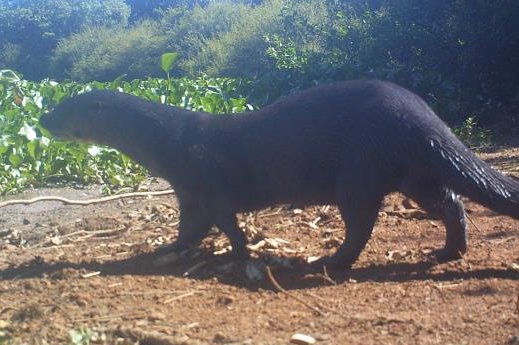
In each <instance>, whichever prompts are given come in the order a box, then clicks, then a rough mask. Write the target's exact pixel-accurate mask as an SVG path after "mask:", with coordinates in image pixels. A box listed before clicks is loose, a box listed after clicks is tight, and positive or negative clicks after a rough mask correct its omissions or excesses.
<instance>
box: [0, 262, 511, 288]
mask: <svg viewBox="0 0 519 345" xmlns="http://www.w3.org/2000/svg"><path fill="white" fill-rule="evenodd" d="M155 258H156V256H155V255H154V254H153V253H144V254H138V255H134V256H132V257H129V258H126V259H120V260H112V261H104V262H97V261H83V262H79V263H72V262H67V261H61V262H56V263H47V262H44V261H42V260H41V259H34V260H32V261H30V262H27V263H24V264H22V265H20V266H16V267H8V268H5V269H3V270H0V280H17V279H28V278H40V277H48V278H50V279H67V275H66V274H63V272H64V271H66V270H67V269H72V270H78V271H85V272H92V271H96V272H97V271H99V272H100V275H101V276H118V275H137V276H174V277H186V272H188V271H189V270H190V269H191V268H193V267H194V266H195V265H197V263H200V262H202V261H204V262H205V263H206V265H210V266H211V267H216V266H219V265H220V266H222V265H223V266H225V265H226V264H228V265H230V264H232V263H233V261H232V260H231V259H230V258H228V257H224V256H214V255H212V254H208V253H201V255H200V256H199V257H198V258H197V259H196V260H193V261H191V262H182V263H178V264H174V265H171V266H168V267H155V266H154V265H153V260H154V259H155ZM435 264H436V263H434V262H432V261H421V262H416V263H389V264H380V265H370V266H367V267H358V268H355V267H354V268H353V269H350V270H345V271H341V272H337V271H333V272H329V276H330V277H331V278H332V279H333V280H334V281H335V282H337V283H339V284H340V283H345V282H351V281H355V282H358V283H361V282H374V283H387V282H396V283H402V282H410V281H419V280H432V281H453V280H460V279H480V280H483V279H489V278H498V279H512V280H519V272H518V271H515V270H505V269H494V268H484V269H475V270H472V271H440V272H430V271H429V269H430V268H432V267H434V266H435ZM244 267H245V265H241V264H237V265H236V266H235V269H234V270H233V271H232V272H229V271H228V272H225V273H221V272H219V271H218V270H215V269H206V270H203V269H201V270H197V271H195V272H193V273H192V274H189V275H188V277H189V279H196V280H201V281H204V280H212V279H214V278H217V279H218V281H219V282H221V283H223V284H227V285H232V286H238V287H243V288H248V289H250V290H257V289H259V288H262V289H272V288H273V286H272V284H271V282H270V281H269V280H268V279H265V280H263V281H251V280H249V279H248V278H247V277H246V275H245V270H244ZM274 274H275V277H276V280H277V281H278V282H279V283H280V284H281V285H282V286H283V287H284V288H285V289H287V290H297V289H307V288H312V287H317V286H322V285H323V284H326V283H325V282H324V279H322V275H320V274H322V272H318V271H317V270H316V269H315V268H313V267H312V266H310V265H309V264H306V263H297V264H296V265H294V267H292V268H279V269H275V270H274ZM186 279H187V278H186Z"/></svg>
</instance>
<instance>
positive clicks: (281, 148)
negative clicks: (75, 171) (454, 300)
mask: <svg viewBox="0 0 519 345" xmlns="http://www.w3.org/2000/svg"><path fill="white" fill-rule="evenodd" d="M41 125H42V126H43V127H45V128H47V129H48V130H49V131H50V132H51V133H53V134H54V135H56V136H57V137H59V138H61V139H67V140H79V141H87V142H92V143H96V144H102V145H109V146H111V147H114V148H116V149H118V150H120V151H122V152H124V153H126V154H127V155H129V156H130V157H132V158H133V159H134V160H136V161H137V162H139V163H141V164H142V165H143V166H145V167H147V168H149V169H150V170H151V172H152V173H153V174H155V175H157V176H161V177H164V178H165V179H167V180H168V181H169V182H170V183H171V184H172V186H173V188H174V189H175V191H176V195H177V197H178V201H179V207H180V225H179V235H178V238H177V239H176V241H175V242H173V243H172V244H170V245H168V246H166V247H165V248H162V249H159V250H158V252H159V253H160V254H161V255H162V254H166V253H175V252H181V251H184V250H186V249H188V248H190V247H192V246H195V245H197V244H199V243H200V242H201V240H202V239H203V238H204V237H205V235H206V234H207V232H208V231H209V230H210V228H211V227H212V226H213V225H214V226H216V227H218V228H219V229H220V230H221V231H223V233H225V234H226V235H227V236H228V238H229V239H230V242H231V245H232V255H234V256H235V257H236V258H247V257H248V251H247V248H246V243H247V239H246V236H245V235H244V233H243V232H242V231H241V230H240V228H239V227H238V225H237V222H236V214H237V213H238V212H245V211H252V210H257V209H261V208H265V207H268V206H272V205H274V204H298V205H315V204H336V205H337V206H338V208H339V210H340V213H341V216H342V218H343V220H344V222H345V223H346V228H347V231H346V240H345V241H344V243H342V245H340V246H339V248H338V249H337V251H336V252H335V253H334V254H333V255H331V256H326V257H323V258H321V259H320V260H319V261H318V262H317V263H316V265H318V266H319V267H321V266H327V267H329V268H334V269H338V268H348V267H351V265H352V264H353V263H354V262H355V261H356V259H357V258H358V257H359V255H360V253H361V251H362V250H363V248H364V247H365V245H366V243H367V241H368V240H369V238H370V236H371V233H372V230H373V226H374V224H375V221H376V219H377V216H378V211H379V208H380V206H381V202H382V200H383V198H384V196H385V195H387V194H388V193H392V192H401V193H403V194H404V195H406V196H407V197H409V198H411V199H413V200H415V201H416V202H417V203H418V204H419V205H420V206H421V207H422V208H423V209H425V210H426V211H428V212H432V213H435V214H436V215H438V216H439V217H441V220H442V221H443V223H444V225H445V228H446V241H445V246H444V247H443V248H441V249H439V250H438V251H436V252H435V254H436V255H437V257H438V259H439V260H440V261H446V260H453V259H456V258H460V257H461V256H462V255H463V254H464V253H465V252H466V251H467V236H466V215H465V211H464V207H463V204H462V201H461V200H460V196H459V195H464V196H467V197H469V198H471V199H472V200H474V201H476V202H478V203H480V204H482V205H484V206H486V207H488V208H490V209H492V210H495V211H497V212H499V213H502V214H505V215H508V216H511V217H514V218H516V219H519V183H518V182H516V181H514V180H513V179H512V178H510V177H507V176H504V175H502V174H501V173H499V172H497V171H495V170H493V169H492V168H491V167H490V166H489V165H487V164H486V163H485V162H483V161H482V160H480V159H479V158H478V157H477V156H476V155H475V154H474V153H473V152H471V151H470V150H469V149H468V148H467V147H466V146H465V145H464V144H463V143H462V142H461V141H460V140H459V139H458V138H457V137H456V136H455V135H454V134H453V133H452V132H451V130H450V129H449V128H448V126H447V125H446V124H445V123H444V122H443V121H442V120H441V119H440V118H439V117H438V116H437V115H436V114H435V113H434V112H433V110H432V109H431V108H430V107H429V106H428V105H427V104H426V102H425V101H424V100H422V99H421V98H420V97H419V96H417V95H416V94H414V93H412V92H411V91H409V90H407V89H405V88H402V87H400V86H397V85H395V84H393V83H390V82H384V81H377V80H356V81H345V82H337V83H334V84H329V85H325V86H318V87H314V88H311V89H308V90H306V91H302V92H299V93H297V94H293V95H291V96H288V97H286V98H284V99H282V100H279V101H277V102H275V103H273V104H271V105H269V106H266V107H264V108H262V109H260V110H257V111H251V112H249V113H246V114H232V115H219V116H215V115H211V114H208V113H204V112H196V111H188V110H184V109H179V108H176V107H172V106H169V105H164V104H159V103H154V102H151V101H147V100H144V99H142V98H139V97H136V96H131V95H128V94H124V93H121V92H117V91H92V92H89V93H85V94H81V95H78V96H75V97H72V98H69V99H67V100H65V101H64V102H63V103H61V104H60V105H58V106H57V107H56V108H55V109H54V110H53V111H51V112H49V113H47V114H44V115H43V116H42V117H41Z"/></svg>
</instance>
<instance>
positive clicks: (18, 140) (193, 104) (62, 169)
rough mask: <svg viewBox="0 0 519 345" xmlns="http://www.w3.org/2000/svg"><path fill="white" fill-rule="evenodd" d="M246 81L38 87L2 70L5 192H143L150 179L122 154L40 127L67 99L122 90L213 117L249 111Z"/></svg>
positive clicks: (0, 171)
mask: <svg viewBox="0 0 519 345" xmlns="http://www.w3.org/2000/svg"><path fill="white" fill-rule="evenodd" d="M245 87H247V83H245V82H243V81H240V80H233V79H225V78H206V77H200V78H198V79H196V80H191V79H184V78H183V79H175V80H171V81H170V82H169V83H168V81H167V80H163V79H151V78H149V79H146V80H133V81H130V82H124V81H122V80H120V79H117V80H115V81H113V82H108V83H101V82H91V83H88V84H78V83H73V82H66V83H56V82H53V81H49V80H45V81H42V82H41V83H34V82H30V81H27V80H22V79H19V78H18V76H17V75H16V74H15V73H13V72H12V71H9V70H3V71H1V72H0V133H1V135H0V194H6V193H14V192H17V191H19V190H20V189H22V188H24V187H27V186H29V185H43V184H49V183H53V182H63V181H68V182H76V183H94V182H95V183H102V184H104V185H105V186H106V190H107V191H110V190H112V189H115V188H121V187H132V188H138V185H139V183H141V182H142V181H143V179H144V178H145V177H146V176H147V172H146V170H145V169H144V168H142V167H140V166H138V165H137V164H136V163H134V162H133V161H131V160H130V159H129V158H128V157H126V156H124V155H122V154H120V153H119V152H117V151H115V150H113V149H110V148H104V147H98V146H94V145H90V146H89V145H86V144H78V143H71V142H62V141H57V140H54V139H53V138H52V137H51V136H50V135H49V133H47V132H46V131H45V130H44V129H43V128H41V127H40V125H39V123H38V119H39V117H40V115H41V114H42V113H43V112H45V111H47V110H48V109H51V108H52V107H54V106H55V105H56V104H58V103H60V102H61V101H62V100H63V99H64V98H66V97H69V96H72V95H75V94H79V93H82V92H87V91H89V90H92V89H118V90H120V91H123V92H127V93H132V94H134V95H137V96H141V97H144V98H146V99H149V100H151V101H156V102H161V101H162V102H163V101H164V100H166V98H167V100H168V103H170V104H173V105H176V106H181V107H184V108H187V109H192V110H200V111H209V112H213V113H232V112H241V111H245V110H247V109H250V106H249V105H248V104H247V101H246V99H245V98H243V97H242V96H241V95H240V91H239V90H242V89H244V88H245Z"/></svg>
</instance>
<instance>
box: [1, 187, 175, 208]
mask: <svg viewBox="0 0 519 345" xmlns="http://www.w3.org/2000/svg"><path fill="white" fill-rule="evenodd" d="M174 193H175V192H174V191H173V189H167V190H161V191H157V192H134V193H125V194H119V195H112V196H107V197H104V198H98V199H89V200H73V199H67V198H63V197H60V196H40V197H37V198H33V199H25V200H24V199H17V200H8V201H4V202H0V207H5V206H10V205H29V204H34V203H35V202H40V201H59V202H62V203H64V204H66V205H83V206H85V205H93V204H99V203H103V202H107V201H112V200H119V199H124V198H132V197H148V196H159V195H168V194H174Z"/></svg>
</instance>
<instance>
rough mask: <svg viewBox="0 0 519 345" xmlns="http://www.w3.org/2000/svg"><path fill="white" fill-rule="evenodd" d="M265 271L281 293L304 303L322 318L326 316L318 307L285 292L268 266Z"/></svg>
mask: <svg viewBox="0 0 519 345" xmlns="http://www.w3.org/2000/svg"><path fill="white" fill-rule="evenodd" d="M265 270H266V271H267V276H268V277H269V280H270V282H271V283H272V285H274V287H275V288H276V289H277V290H278V291H279V292H281V293H283V294H285V295H287V296H288V297H290V298H292V299H295V300H296V301H298V302H299V303H302V304H303V305H305V306H306V307H308V308H310V309H312V310H313V311H315V312H316V313H317V314H319V315H321V316H326V314H325V313H323V312H322V311H321V310H320V309H319V308H317V307H314V306H313V305H310V304H309V303H307V302H306V301H305V300H303V299H301V298H299V297H297V296H296V295H293V294H291V293H290V292H288V291H287V290H285V289H284V288H283V287H282V286H281V285H279V283H278V282H277V281H276V279H275V278H274V275H273V274H272V271H271V270H270V267H269V266H267V267H266V268H265Z"/></svg>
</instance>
